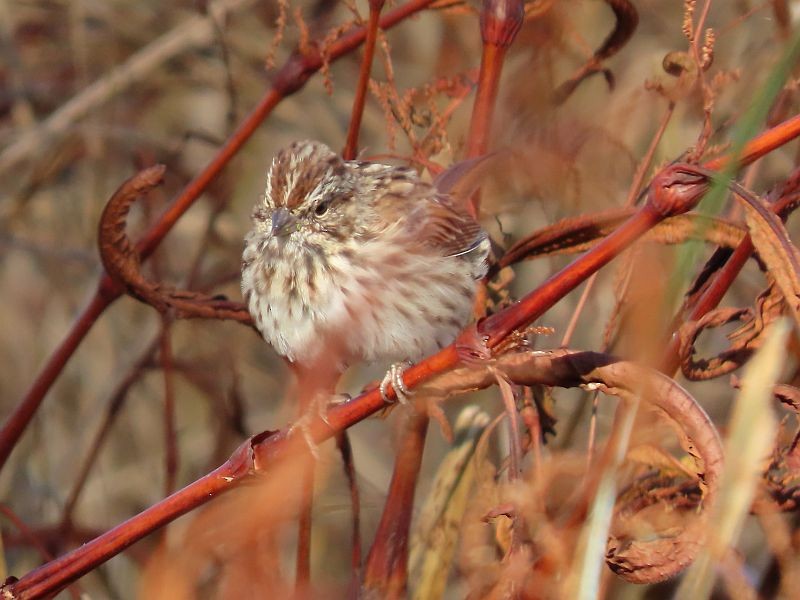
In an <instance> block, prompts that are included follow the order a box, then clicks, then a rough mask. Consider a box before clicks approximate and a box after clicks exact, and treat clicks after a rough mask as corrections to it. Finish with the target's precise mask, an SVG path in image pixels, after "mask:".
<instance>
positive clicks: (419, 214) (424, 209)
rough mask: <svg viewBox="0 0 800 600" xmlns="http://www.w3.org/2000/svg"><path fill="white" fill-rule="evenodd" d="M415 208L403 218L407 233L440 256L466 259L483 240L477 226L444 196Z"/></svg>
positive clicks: (481, 232) (482, 234)
mask: <svg viewBox="0 0 800 600" xmlns="http://www.w3.org/2000/svg"><path fill="white" fill-rule="evenodd" d="M416 204H417V205H416V206H415V207H414V208H413V209H412V210H411V211H410V213H409V214H408V217H407V226H408V228H409V230H410V231H412V232H413V234H414V236H415V237H416V238H417V239H419V240H420V242H421V243H423V244H425V245H427V246H429V247H431V248H434V249H435V250H436V251H437V252H440V253H441V254H442V255H443V256H462V255H466V254H468V253H469V252H470V251H472V250H475V249H476V248H478V247H479V246H480V245H481V243H482V242H483V241H484V240H485V239H486V232H485V231H484V230H483V229H482V228H481V226H480V225H479V224H478V222H477V221H475V219H473V218H472V217H471V216H470V215H468V214H467V213H466V212H464V211H463V210H461V209H459V208H458V207H456V206H454V205H453V202H452V200H451V199H450V198H448V197H447V196H442V195H438V194H437V195H435V196H434V197H433V198H430V199H426V200H424V201H419V202H417V203H416Z"/></svg>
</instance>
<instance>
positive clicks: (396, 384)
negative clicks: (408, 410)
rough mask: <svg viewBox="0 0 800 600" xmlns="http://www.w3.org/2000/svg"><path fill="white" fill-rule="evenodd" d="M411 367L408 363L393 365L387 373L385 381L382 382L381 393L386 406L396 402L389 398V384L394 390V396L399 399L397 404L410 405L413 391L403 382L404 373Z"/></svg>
mask: <svg viewBox="0 0 800 600" xmlns="http://www.w3.org/2000/svg"><path fill="white" fill-rule="evenodd" d="M410 366H411V363H410V362H408V361H404V362H399V363H394V364H392V366H391V367H389V370H388V371H386V375H384V377H383V380H382V381H381V385H380V391H381V398H383V401H384V402H385V403H386V404H393V403H394V402H395V401H394V400H392V399H390V398H389V384H391V386H392V388H393V389H394V395H395V396H396V397H397V402H400V404H408V403H409V399H408V397H409V396H410V395H411V390H409V389H408V387H406V384H405V382H404V381H403V373H404V372H405V371H406V369H408V367H410Z"/></svg>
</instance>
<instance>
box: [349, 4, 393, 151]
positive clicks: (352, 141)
mask: <svg viewBox="0 0 800 600" xmlns="http://www.w3.org/2000/svg"><path fill="white" fill-rule="evenodd" d="M383 4H384V0H370V3H369V23H367V39H366V41H365V42H364V58H363V59H362V60H361V70H360V71H359V73H358V83H357V84H356V90H355V98H354V99H353V112H352V113H351V115H350V128H349V129H348V130H347V142H346V143H345V146H344V151H343V152H342V158H344V159H345V160H353V159H354V158H355V157H356V154H357V152H358V133H359V131H361V118H362V117H363V116H364V104H365V102H366V99H367V86H368V85H369V75H370V71H371V70H372V59H373V57H374V56H375V42H376V41H377V39H378V27H379V25H380V16H381V10H382V9H383Z"/></svg>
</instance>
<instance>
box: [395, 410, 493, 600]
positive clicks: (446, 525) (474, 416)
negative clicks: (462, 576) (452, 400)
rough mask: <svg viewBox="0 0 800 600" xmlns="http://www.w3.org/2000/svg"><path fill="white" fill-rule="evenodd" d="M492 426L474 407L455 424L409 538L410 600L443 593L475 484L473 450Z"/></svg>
mask: <svg viewBox="0 0 800 600" xmlns="http://www.w3.org/2000/svg"><path fill="white" fill-rule="evenodd" d="M489 422H490V418H489V415H488V414H487V413H485V412H484V411H482V410H480V409H479V408H477V407H475V406H467V407H466V408H464V409H463V410H462V411H461V413H460V414H459V416H458V419H457V420H456V424H455V442H454V443H453V447H452V448H451V449H450V451H449V452H448V453H447V455H446V456H445V457H444V459H443V460H442V462H441V464H440V465H439V469H438V470H437V473H436V477H435V479H434V482H433V487H432V490H431V493H430V495H429V496H428V498H427V499H426V501H425V504H424V505H423V507H422V511H421V514H420V516H419V520H418V521H417V524H416V526H415V528H414V532H413V534H412V537H411V550H410V558H409V573H410V578H409V579H410V581H411V582H412V585H413V589H412V592H411V594H410V597H411V598H414V599H417V600H422V599H423V598H431V599H433V598H441V597H442V595H443V594H444V591H445V588H446V585H447V579H448V574H449V572H450V567H451V562H452V558H453V554H454V552H455V548H456V543H457V542H458V538H459V535H460V529H461V521H462V518H463V516H464V512H465V510H466V508H467V504H468V502H469V498H470V494H471V492H472V490H473V483H474V481H475V476H476V465H475V461H474V460H473V456H474V453H475V448H476V446H477V444H478V440H480V437H481V434H482V433H483V431H484V430H485V429H486V427H487V426H488V425H489Z"/></svg>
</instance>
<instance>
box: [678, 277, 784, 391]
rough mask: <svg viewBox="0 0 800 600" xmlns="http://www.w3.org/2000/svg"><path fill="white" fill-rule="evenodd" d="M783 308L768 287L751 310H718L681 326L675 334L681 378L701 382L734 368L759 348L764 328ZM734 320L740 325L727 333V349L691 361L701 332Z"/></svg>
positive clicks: (779, 297)
mask: <svg viewBox="0 0 800 600" xmlns="http://www.w3.org/2000/svg"><path fill="white" fill-rule="evenodd" d="M783 305H784V299H783V296H782V294H781V293H780V292H779V291H778V290H777V289H776V286H775V285H771V286H770V287H768V288H767V289H766V290H764V291H763V292H761V294H759V295H758V298H757V299H756V306H755V307H754V308H719V309H716V310H713V311H710V312H708V313H706V314H705V315H704V316H703V317H702V318H700V319H698V320H697V321H689V322H688V323H685V324H684V325H683V326H682V327H681V328H680V330H679V332H678V336H679V337H680V340H681V346H680V360H681V371H682V372H683V375H684V376H685V377H686V378H687V379H691V380H692V381H703V380H706V379H713V378H714V377H720V376H721V375H726V374H728V373H730V372H731V371H734V370H736V369H738V368H739V367H740V366H742V364H744V363H745V362H746V361H747V359H748V358H750V356H751V355H752V354H753V352H754V351H755V350H756V349H757V348H759V347H760V346H761V337H762V334H763V333H764V330H765V328H766V327H767V325H769V324H770V323H772V322H773V321H774V320H775V319H777V318H778V317H779V316H780V315H781V313H782V311H783ZM734 321H741V322H742V326H741V327H739V328H738V329H736V330H735V331H733V332H731V333H729V334H728V336H727V338H728V339H729V340H731V345H730V347H729V348H728V349H726V350H724V351H722V352H720V353H719V354H717V355H716V356H715V357H713V358H710V359H695V358H694V355H695V353H696V349H695V343H696V342H697V338H698V336H699V335H700V334H701V333H702V332H703V331H704V330H706V329H711V328H715V327H720V326H722V325H726V324H728V323H732V322H734Z"/></svg>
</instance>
